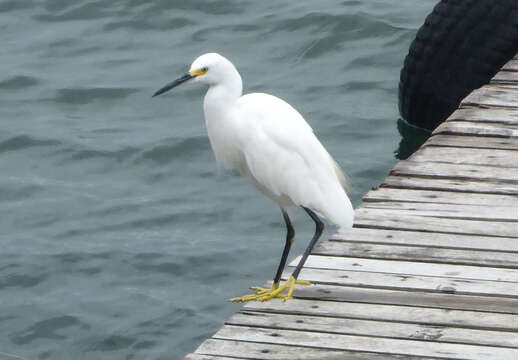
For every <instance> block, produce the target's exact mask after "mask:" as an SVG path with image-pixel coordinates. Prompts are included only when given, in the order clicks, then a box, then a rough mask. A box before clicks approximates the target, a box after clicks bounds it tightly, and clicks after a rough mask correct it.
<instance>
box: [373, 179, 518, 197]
mask: <svg viewBox="0 0 518 360" xmlns="http://www.w3.org/2000/svg"><path fill="white" fill-rule="evenodd" d="M381 187H390V188H397V189H414V190H431V191H449V192H461V193H474V194H495V195H517V194H518V187H517V186H516V184H502V183H493V182H484V181H483V180H478V181H477V180H465V179H438V178H425V177H419V176H412V175H408V176H405V175H399V176H388V177H387V178H385V180H384V182H383V184H382V185H381Z"/></svg>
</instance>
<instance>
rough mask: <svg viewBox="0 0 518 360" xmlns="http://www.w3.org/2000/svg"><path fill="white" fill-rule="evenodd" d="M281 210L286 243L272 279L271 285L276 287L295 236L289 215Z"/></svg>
mask: <svg viewBox="0 0 518 360" xmlns="http://www.w3.org/2000/svg"><path fill="white" fill-rule="evenodd" d="M281 210H282V217H283V218H284V221H285V222H286V244H285V245H284V250H283V251H282V257H281V262H280V263H279V267H278V268H277V273H276V274H275V278H274V279H273V286H274V287H278V286H279V281H280V280H281V275H282V272H283V270H284V267H285V266H286V260H287V259H288V254H289V252H290V248H291V244H293V239H294V238H295V230H294V229H293V226H292V225H291V221H290V217H289V216H288V213H287V212H286V211H285V210H284V209H281Z"/></svg>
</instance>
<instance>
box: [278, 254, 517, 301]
mask: <svg viewBox="0 0 518 360" xmlns="http://www.w3.org/2000/svg"><path fill="white" fill-rule="evenodd" d="M319 257H320V258H328V257H326V256H319ZM329 258H330V257H329ZM339 259H342V258H339ZM323 261H324V260H323ZM394 266H396V265H394ZM338 267H340V264H339V262H338V261H331V260H329V262H328V263H325V264H324V263H322V262H318V263H317V262H316V261H314V258H313V259H312V261H309V260H308V264H307V266H306V267H304V268H303V269H302V272H301V274H300V279H302V280H307V281H310V282H311V283H323V284H332V285H341V286H348V287H368V288H373V287H374V288H380V289H390V290H405V291H420V292H423V291H424V292H438V293H456V294H464V295H477V296H478V295H480V296H495V297H513V298H518V283H513V282H505V281H487V280H476V279H463V278H459V277H453V276H452V277H438V276H430V275H424V276H423V275H413V274H407V273H404V272H401V273H396V274H395V273H394V271H395V270H392V273H384V272H379V273H371V272H363V271H354V270H352V271H351V270H339V269H337V268H338ZM291 271H293V269H290V271H289V272H286V273H285V274H284V277H285V278H286V279H287V278H289V276H290V274H291ZM388 271H390V269H388ZM480 271H482V270H480Z"/></svg>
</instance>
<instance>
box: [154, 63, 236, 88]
mask: <svg viewBox="0 0 518 360" xmlns="http://www.w3.org/2000/svg"><path fill="white" fill-rule="evenodd" d="M236 74H237V77H239V81H241V77H240V76H239V73H238V72H237V70H236V68H235V67H234V65H233V64H232V63H231V62H230V61H229V60H227V59H226V58H225V57H223V56H221V55H219V54H217V53H207V54H203V55H201V56H199V57H198V58H196V60H194V62H193V63H192V65H191V68H190V70H189V71H188V72H187V73H186V74H184V75H183V76H181V77H179V78H178V79H176V80H174V81H172V82H170V83H169V84H167V85H165V86H164V87H163V88H161V89H160V90H158V91H157V92H156V93H154V94H153V96H157V95H160V94H163V93H165V92H167V91H169V90H171V89H172V88H174V87H176V86H178V85H180V84H183V83H186V82H200V83H203V84H208V85H216V84H219V83H222V82H224V81H227V80H228V79H231V78H233V77H235V76H236Z"/></svg>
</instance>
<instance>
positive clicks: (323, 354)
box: [188, 339, 437, 360]
mask: <svg viewBox="0 0 518 360" xmlns="http://www.w3.org/2000/svg"><path fill="white" fill-rule="evenodd" d="M196 351H197V352H200V353H206V354H216V356H228V357H229V358H234V357H238V358H239V357H242V358H244V359H255V360H257V359H264V360H300V359H304V360H423V358H422V357H415V356H403V355H388V354H374V353H367V352H357V351H348V350H331V349H322V348H319V347H301V346H291V345H284V344H271V343H260V342H248V341H235V340H221V339H209V340H207V341H205V342H204V343H203V344H201V345H200V347H199V348H198V350H196ZM194 355H196V354H194ZM198 356H203V355H198ZM202 359H203V360H205V359H204V358H202ZM209 359H210V358H209ZM209 359H207V360H209ZM225 359H226V357H225ZM427 359H428V358H427ZM435 359H437V358H435ZM188 360H191V359H190V358H188ZM192 360H198V358H193V359H192ZM200 360H201V359H200ZM210 360H212V359H210ZM430 360H434V359H433V358H430Z"/></svg>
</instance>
